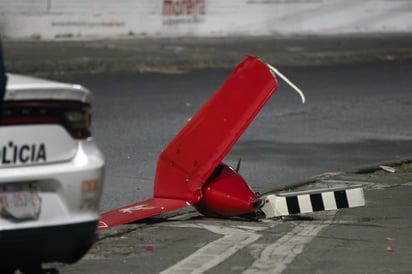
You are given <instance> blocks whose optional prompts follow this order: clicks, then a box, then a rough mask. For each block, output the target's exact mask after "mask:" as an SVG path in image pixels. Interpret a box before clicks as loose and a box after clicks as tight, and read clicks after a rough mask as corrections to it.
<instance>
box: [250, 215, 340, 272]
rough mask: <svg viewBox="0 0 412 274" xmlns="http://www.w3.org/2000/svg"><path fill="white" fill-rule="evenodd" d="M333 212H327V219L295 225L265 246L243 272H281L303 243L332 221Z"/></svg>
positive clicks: (299, 250)
mask: <svg viewBox="0 0 412 274" xmlns="http://www.w3.org/2000/svg"><path fill="white" fill-rule="evenodd" d="M335 214H336V212H334V211H332V212H328V214H327V215H328V216H329V217H330V218H329V220H327V221H322V222H315V221H313V222H310V223H301V224H299V225H297V226H296V227H295V228H294V229H293V230H292V231H290V232H289V233H287V234H286V235H284V236H283V237H281V238H280V239H279V240H277V241H276V242H274V243H272V244H270V245H268V246H266V247H265V248H264V249H263V251H262V253H261V254H260V257H259V258H258V259H257V260H255V261H254V262H253V264H252V265H251V266H250V267H249V268H248V269H247V270H245V271H244V272H243V274H259V273H272V274H273V273H274V274H280V273H282V272H283V270H285V269H286V267H287V266H288V265H289V264H290V263H291V262H292V261H293V260H294V259H295V257H296V256H297V255H299V254H300V253H302V251H303V249H304V247H305V245H306V244H308V243H309V242H310V241H312V239H313V238H314V237H316V235H318V234H319V232H321V231H322V229H324V228H325V227H327V226H329V225H330V224H331V223H332V221H331V220H330V219H332V218H331V217H333V215H335Z"/></svg>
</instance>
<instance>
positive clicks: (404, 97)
mask: <svg viewBox="0 0 412 274" xmlns="http://www.w3.org/2000/svg"><path fill="white" fill-rule="evenodd" d="M369 38H370V39H365V38H359V37H358V38H356V37H350V38H341V37H338V38H336V37H335V38H328V39H324V40H322V39H316V38H311V39H302V38H297V39H292V40H273V39H269V40H267V39H266V40H265V39H260V40H258V43H254V42H255V41H254V40H253V39H250V38H248V39H246V40H236V41H235V43H233V40H231V41H229V42H228V41H224V40H220V39H217V40H193V41H192V40H189V41H188V40H184V39H183V40H178V41H160V42H159V40H157V41H155V43H154V42H153V41H152V40H144V41H136V40H126V41H104V42H101V41H97V42H96V41H90V42H69V43H66V42H55V43H51V42H41V41H37V42H30V41H26V42H21V41H20V42H16V41H5V44H4V46H5V53H6V65H7V67H8V68H9V69H11V70H12V71H14V72H21V73H28V74H34V75H42V76H47V77H48V78H52V79H56V80H63V81H68V82H74V83H79V84H83V85H84V86H86V87H88V88H89V89H91V90H92V91H93V93H94V95H95V101H94V109H93V123H94V124H93V134H94V136H95V139H96V141H97V143H98V145H99V146H100V147H101V149H102V151H103V152H104V153H105V155H106V159H107V169H106V184H105V190H104V195H103V200H102V210H107V209H111V208H113V207H117V206H120V205H124V204H127V203H130V202H134V201H138V200H141V199H143V198H147V197H149V196H150V195H151V192H152V187H153V184H152V183H153V176H154V171H155V163H156V159H157V155H158V154H159V153H160V151H161V150H162V149H163V148H164V147H165V145H166V144H167V143H168V141H169V140H170V139H171V138H172V137H173V136H174V135H175V134H176V133H177V132H178V130H179V129H180V128H181V127H182V126H183V125H184V124H185V123H186V121H187V120H188V119H189V118H190V117H191V116H192V115H193V114H194V113H195V111H196V110H197V109H198V108H199V107H200V106H201V105H202V104H203V103H204V102H205V101H206V100H207V99H208V98H209V97H210V96H211V95H212V94H213V92H214V91H215V90H216V89H217V88H218V87H219V86H220V85H221V84H222V83H223V82H224V79H226V77H228V75H229V74H230V72H231V69H232V68H233V67H234V64H235V63H238V62H240V61H241V60H242V58H243V55H244V54H245V53H249V54H253V55H258V56H261V57H262V58H263V59H264V60H265V61H268V62H270V63H272V65H275V66H280V67H279V69H280V70H281V71H282V72H283V73H284V74H286V75H287V76H288V77H289V78H290V79H291V80H292V81H293V82H295V83H296V84H297V85H298V86H299V87H301V88H302V89H303V90H304V92H305V94H306V96H307V99H308V102H307V104H306V105H301V104H300V101H299V98H298V96H297V95H296V94H295V93H294V92H293V91H291V89H290V88H289V87H288V86H287V85H286V84H284V83H281V87H280V88H279V90H278V91H277V92H276V93H275V95H274V96H273V97H272V98H271V100H270V101H269V103H268V104H267V105H266V106H265V108H264V109H263V111H262V112H261V113H260V114H259V116H258V117H257V119H256V120H255V121H254V122H253V123H252V125H251V127H250V128H249V129H248V131H247V132H246V133H245V134H244V136H242V138H241V139H240V140H239V142H238V143H237V144H236V145H235V147H234V148H233V150H232V151H231V152H230V154H229V155H228V156H227V158H226V159H225V161H226V162H227V163H228V164H232V165H234V164H235V163H236V162H237V161H238V159H239V158H241V159H242V166H241V170H240V173H241V174H242V175H243V176H244V177H245V179H246V181H248V182H249V183H250V185H251V186H252V188H253V189H254V190H255V191H259V192H270V191H274V190H280V189H290V188H292V187H293V186H295V185H302V184H303V185H304V186H303V187H304V188H308V187H324V186H336V185H351V184H359V183H360V184H362V185H363V186H364V188H365V189H366V190H367V191H366V200H367V205H366V207H362V208H357V209H348V210H342V211H338V212H335V211H332V212H328V213H322V214H315V215H309V216H304V217H302V218H292V219H289V220H286V221H280V220H265V221H256V220H245V219H233V220H219V219H206V218H203V217H201V216H200V215H199V214H198V213H196V212H195V211H193V210H192V209H190V208H188V209H186V210H183V211H179V212H177V213H172V214H170V215H166V216H161V217H159V218H152V219H150V220H147V221H143V222H139V223H136V224H129V225H125V226H122V227H119V228H116V229H112V230H108V231H105V232H103V233H100V234H99V237H100V240H99V241H98V242H97V243H96V245H95V247H94V248H93V249H92V250H91V252H90V253H89V254H88V255H87V256H86V257H85V258H83V259H82V260H81V261H80V262H79V263H77V264H74V265H51V266H50V267H54V268H56V269H57V270H58V271H60V272H61V273H158V272H161V271H164V272H163V273H192V271H193V270H196V271H197V273H239V272H243V273H269V272H271V273H307V272H309V273H331V272H332V273H347V272H351V273H389V272H395V273H408V272H409V271H410V269H411V266H412V265H411V263H410V260H409V258H411V249H410V244H411V243H410V239H411V238H412V237H411V234H410V233H411V232H410V231H411V230H410V227H411V226H412V222H411V217H410V214H408V212H410V210H411V206H412V205H411V203H410V199H409V197H410V195H411V194H412V193H411V188H410V186H411V181H412V177H411V174H412V173H411V170H410V168H409V167H408V165H406V166H403V165H401V166H397V169H396V172H395V173H388V174H387V173H382V171H379V168H372V169H368V170H369V171H372V172H369V173H365V172H345V173H335V172H338V171H350V170H357V171H359V170H362V168H361V167H363V166H373V167H377V166H379V164H378V163H381V162H388V163H394V162H401V161H402V160H404V159H410V156H411V153H410V152H411V151H412V150H411V148H412V129H411V127H410V122H409V120H410V119H409V117H411V112H412V108H411V105H412V97H411V96H410V92H411V87H412V78H411V77H410V71H411V68H412V63H411V62H410V60H411V56H412V54H411V48H412V47H411V43H410V41H411V40H410V37H403V36H402V37H397V39H395V38H394V37H369ZM196 41H197V43H196ZM199 41H200V42H201V43H200V42H199ZM239 41H243V42H244V43H243V44H242V43H240V42H239ZM245 41H246V42H245ZM230 42H232V44H230ZM233 45H236V46H233ZM242 45H243V46H242ZM159 49H162V50H159ZM153 52H155V54H154V53H153ZM34 53H36V54H34ZM219 58H220V59H219ZM265 58H266V59H265ZM205 60H209V61H208V62H206V61H205ZM278 61H279V62H278ZM205 138H207V136H206V137H205ZM325 172H328V173H327V174H324V175H321V176H317V177H315V178H314V177H313V176H315V175H319V174H322V173H325ZM304 183H307V184H304Z"/></svg>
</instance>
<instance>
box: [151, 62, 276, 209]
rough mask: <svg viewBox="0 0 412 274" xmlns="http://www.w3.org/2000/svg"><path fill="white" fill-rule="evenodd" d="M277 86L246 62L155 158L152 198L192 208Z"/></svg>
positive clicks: (264, 71)
mask: <svg viewBox="0 0 412 274" xmlns="http://www.w3.org/2000/svg"><path fill="white" fill-rule="evenodd" d="M277 87H278V83H277V81H276V79H275V76H274V75H273V74H272V73H271V72H270V70H269V68H268V66H267V65H266V64H264V63H263V62H261V61H260V60H258V59H257V58H255V57H251V56H248V57H246V59H245V60H244V61H243V62H242V63H241V64H239V65H238V66H237V67H236V69H235V70H234V72H233V73H232V74H231V75H230V77H229V78H228V79H227V80H226V82H225V83H224V84H223V86H222V87H220V89H219V90H218V91H217V92H216V93H215V94H214V95H213V96H212V97H211V98H210V99H209V101H208V102H207V103H206V104H205V105H204V106H203V107H202V108H201V109H200V110H199V111H198V112H197V113H196V114H195V115H194V116H193V117H192V119H191V120H190V121H189V122H188V123H187V124H186V126H185V127H184V128H183V129H182V130H181V131H180V132H179V133H178V134H177V136H176V137H175V138H174V139H173V140H172V141H171V143H170V144H169V145H168V146H167V147H166V149H165V150H164V151H163V152H162V153H161V154H160V157H159V159H158V164H157V170H156V178H155V185H154V197H157V198H171V199H181V200H184V201H187V202H189V203H190V204H195V203H197V202H198V201H199V200H200V199H201V188H202V186H203V185H204V184H205V182H206V181H207V179H208V178H209V176H210V175H211V174H212V172H213V171H214V170H215V168H216V167H217V166H218V165H219V164H220V162H221V161H222V160H223V158H224V157H225V156H226V154H227V153H228V152H229V150H230V149H231V148H232V146H233V145H234V144H235V143H236V141H237V140H238V139H239V137H240V136H241V135H242V133H243V132H244V131H245V130H246V128H247V127H248V126H249V124H250V123H251V122H252V121H253V119H254V118H255V117H256V115H257V114H258V112H259V111H260V110H261V108H262V107H263V106H264V104H265V103H266V102H267V100H268V99H269V98H270V96H271V95H272V94H273V93H274V92H275V90H276V89H277Z"/></svg>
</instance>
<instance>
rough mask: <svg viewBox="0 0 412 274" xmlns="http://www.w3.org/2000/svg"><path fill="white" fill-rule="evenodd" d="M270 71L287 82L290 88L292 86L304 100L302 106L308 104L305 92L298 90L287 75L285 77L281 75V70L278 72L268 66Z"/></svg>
mask: <svg viewBox="0 0 412 274" xmlns="http://www.w3.org/2000/svg"><path fill="white" fill-rule="evenodd" d="M266 65H267V66H268V67H269V69H270V70H271V71H272V72H273V73H274V74H276V75H277V76H279V77H280V78H282V80H283V81H285V82H286V83H287V84H288V85H289V86H291V87H292V88H293V89H294V90H295V91H296V92H297V93H298V94H299V95H300V98H301V99H302V104H304V103H305V102H306V98H305V94H303V91H302V90H301V89H300V88H298V87H297V86H296V85H295V84H293V83H292V82H291V81H290V80H289V79H288V78H287V77H286V76H285V75H283V74H282V73H280V71H279V70H277V69H276V68H275V67H273V66H271V65H269V64H266Z"/></svg>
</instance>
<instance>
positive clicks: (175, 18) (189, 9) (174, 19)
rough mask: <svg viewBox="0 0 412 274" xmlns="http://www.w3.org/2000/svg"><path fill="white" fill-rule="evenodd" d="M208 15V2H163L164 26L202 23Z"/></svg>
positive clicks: (174, 0)
mask: <svg viewBox="0 0 412 274" xmlns="http://www.w3.org/2000/svg"><path fill="white" fill-rule="evenodd" d="M205 15H206V0H163V3H162V18H163V25H177V24H191V23H201V22H203V21H204V17H205Z"/></svg>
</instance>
